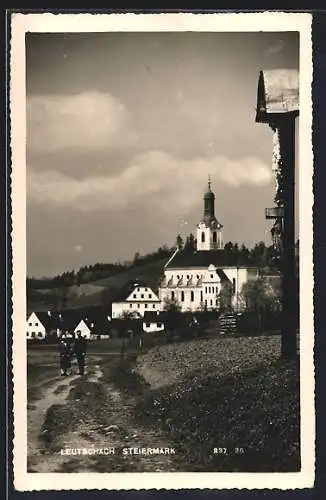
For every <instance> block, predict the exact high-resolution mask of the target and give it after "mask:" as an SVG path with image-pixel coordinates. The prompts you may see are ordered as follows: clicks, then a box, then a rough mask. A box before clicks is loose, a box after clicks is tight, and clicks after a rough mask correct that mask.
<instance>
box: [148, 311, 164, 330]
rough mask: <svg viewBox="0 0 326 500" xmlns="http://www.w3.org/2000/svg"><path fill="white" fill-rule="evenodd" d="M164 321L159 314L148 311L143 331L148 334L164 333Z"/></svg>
mask: <svg viewBox="0 0 326 500" xmlns="http://www.w3.org/2000/svg"><path fill="white" fill-rule="evenodd" d="M164 328H165V325H164V319H163V318H162V317H161V314H160V313H159V312H152V311H148V312H147V311H146V312H145V314H144V318H143V331H144V332H146V333H154V332H163V331H164Z"/></svg>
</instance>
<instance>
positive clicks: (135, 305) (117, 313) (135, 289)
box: [112, 282, 161, 319]
mask: <svg viewBox="0 0 326 500" xmlns="http://www.w3.org/2000/svg"><path fill="white" fill-rule="evenodd" d="M131 288H132V290H130V286H129V287H127V288H126V290H122V293H121V298H120V300H118V301H117V302H113V303H112V319H116V318H120V317H121V316H123V315H125V314H127V313H128V315H133V316H134V317H135V318H140V317H143V316H144V314H145V312H147V311H154V312H156V311H160V310H161V301H160V299H159V297H158V295H156V293H155V292H153V290H152V289H151V288H150V287H149V286H146V285H144V284H140V283H137V282H136V283H134V284H133V285H132V287H131Z"/></svg>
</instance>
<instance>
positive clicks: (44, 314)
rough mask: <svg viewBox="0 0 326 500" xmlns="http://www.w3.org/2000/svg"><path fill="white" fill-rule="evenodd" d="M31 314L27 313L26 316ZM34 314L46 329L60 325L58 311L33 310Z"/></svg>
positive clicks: (52, 328)
mask: <svg viewBox="0 0 326 500" xmlns="http://www.w3.org/2000/svg"><path fill="white" fill-rule="evenodd" d="M31 314H33V313H31ZM31 314H29V315H28V318H29V317H30V316H31ZM34 314H36V316H37V317H38V319H39V320H40V322H41V323H42V325H43V326H44V328H45V329H46V330H55V329H57V328H60V325H61V324H62V320H61V318H60V317H59V313H55V312H52V311H51V312H50V314H49V311H34ZM28 318H27V319H28Z"/></svg>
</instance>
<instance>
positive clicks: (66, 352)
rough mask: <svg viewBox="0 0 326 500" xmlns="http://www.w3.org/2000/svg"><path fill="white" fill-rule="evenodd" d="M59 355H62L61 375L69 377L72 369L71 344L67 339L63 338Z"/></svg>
mask: <svg viewBox="0 0 326 500" xmlns="http://www.w3.org/2000/svg"><path fill="white" fill-rule="evenodd" d="M59 355H60V374H61V376H62V377H65V376H67V375H68V371H70V367H71V356H72V350H71V344H70V342H69V341H68V339H67V338H66V337H63V338H62V339H61V341H60V344H59Z"/></svg>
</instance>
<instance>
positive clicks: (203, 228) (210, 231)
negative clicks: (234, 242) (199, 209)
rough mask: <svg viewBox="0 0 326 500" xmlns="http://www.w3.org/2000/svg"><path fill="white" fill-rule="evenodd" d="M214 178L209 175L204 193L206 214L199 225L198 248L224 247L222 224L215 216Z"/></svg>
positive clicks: (200, 249)
mask: <svg viewBox="0 0 326 500" xmlns="http://www.w3.org/2000/svg"><path fill="white" fill-rule="evenodd" d="M211 186H212V179H211V176H210V175H209V176H208V189H207V191H206V193H205V194H204V216H203V218H202V220H201V222H200V223H199V224H198V226H197V250H199V251H202V250H217V249H221V248H222V227H223V226H222V224H220V223H219V222H218V221H217V219H216V217H215V194H214V193H213V191H212V188H211Z"/></svg>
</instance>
